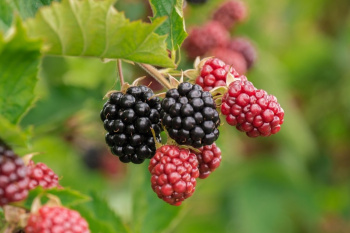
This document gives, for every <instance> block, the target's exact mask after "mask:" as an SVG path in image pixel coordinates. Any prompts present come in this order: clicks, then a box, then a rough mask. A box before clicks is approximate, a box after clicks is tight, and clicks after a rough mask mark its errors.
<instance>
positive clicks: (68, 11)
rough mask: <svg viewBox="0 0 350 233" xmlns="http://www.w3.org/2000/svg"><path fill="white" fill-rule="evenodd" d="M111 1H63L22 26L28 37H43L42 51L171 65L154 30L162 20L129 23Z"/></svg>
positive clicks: (41, 10) (162, 41) (162, 37)
mask: <svg viewBox="0 0 350 233" xmlns="http://www.w3.org/2000/svg"><path fill="white" fill-rule="evenodd" d="M113 2H114V1H112V0H106V1H95V0H81V1H78V0H63V1H62V2H61V3H57V2H53V3H52V4H51V6H49V7H43V8H41V9H40V10H39V11H38V14H37V15H36V17H35V19H29V20H28V21H27V22H26V25H27V26H28V28H29V31H30V32H31V35H32V36H37V37H41V38H43V39H44V44H45V48H46V50H45V53H46V54H50V55H65V56H86V57H98V58H103V59H116V58H121V59H125V60H130V61H134V62H141V63H148V64H153V65H158V66H165V67H174V63H173V61H172V60H171V59H170V58H169V57H168V53H167V51H166V44H165V39H166V38H165V36H159V35H158V34H156V33H155V32H154V31H155V30H156V29H157V28H158V27H159V26H160V25H161V24H162V23H163V22H164V20H165V18H158V19H156V20H154V21H153V23H152V24H148V23H142V22H141V21H135V22H130V21H129V20H128V19H126V18H125V16H124V14H123V13H119V12H117V10H116V9H115V8H114V7H113Z"/></svg>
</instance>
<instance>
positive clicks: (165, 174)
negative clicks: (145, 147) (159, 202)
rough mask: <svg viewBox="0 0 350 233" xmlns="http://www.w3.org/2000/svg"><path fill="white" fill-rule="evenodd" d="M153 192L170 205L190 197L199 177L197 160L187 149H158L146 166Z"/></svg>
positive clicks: (172, 146) (163, 147) (167, 147)
mask: <svg viewBox="0 0 350 233" xmlns="http://www.w3.org/2000/svg"><path fill="white" fill-rule="evenodd" d="M148 170H149V171H150V173H151V175H152V176H151V185H152V189H153V191H154V192H155V193H156V194H157V196H158V197H159V198H160V199H163V200H164V201H165V202H167V203H169V204H171V205H175V206H178V205H181V202H182V201H184V200H185V199H186V198H188V197H190V196H192V194H193V192H194V191H195V188H196V178H198V176H199V171H198V160H197V157H196V155H195V154H193V153H191V152H190V150H188V149H180V148H179V147H178V146H174V145H164V146H162V147H160V148H159V149H158V150H157V152H156V154H155V156H154V157H153V158H152V159H151V161H150V164H149V166H148Z"/></svg>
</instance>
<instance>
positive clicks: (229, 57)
mask: <svg viewBox="0 0 350 233" xmlns="http://www.w3.org/2000/svg"><path fill="white" fill-rule="evenodd" d="M208 56H212V57H216V58H218V59H220V60H222V61H223V62H225V63H226V64H227V65H229V66H231V67H232V68H234V69H235V70H236V71H237V72H238V73H239V74H245V73H246V72H247V68H248V65H247V61H246V60H245V58H244V56H243V55H242V54H241V53H240V52H237V51H234V50H229V49H227V48H222V47H217V48H214V49H212V50H210V51H209V52H208Z"/></svg>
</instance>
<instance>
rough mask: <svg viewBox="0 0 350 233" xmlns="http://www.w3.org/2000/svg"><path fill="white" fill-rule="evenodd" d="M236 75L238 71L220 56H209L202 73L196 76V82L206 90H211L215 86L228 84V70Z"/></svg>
mask: <svg viewBox="0 0 350 233" xmlns="http://www.w3.org/2000/svg"><path fill="white" fill-rule="evenodd" d="M229 70H230V73H231V74H232V75H233V76H234V77H238V76H239V74H238V73H237V71H236V70H235V69H234V68H232V67H231V69H230V65H228V64H226V63H225V62H223V61H222V60H220V59H218V58H209V59H208V60H207V61H206V62H205V63H204V65H203V67H202V69H201V70H200V75H199V76H198V77H197V78H196V84H198V85H199V86H201V87H202V88H203V90H204V91H210V90H211V89H213V88H214V87H219V86H226V76H227V73H228V71H229Z"/></svg>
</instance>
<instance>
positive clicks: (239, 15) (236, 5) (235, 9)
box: [213, 0, 248, 29]
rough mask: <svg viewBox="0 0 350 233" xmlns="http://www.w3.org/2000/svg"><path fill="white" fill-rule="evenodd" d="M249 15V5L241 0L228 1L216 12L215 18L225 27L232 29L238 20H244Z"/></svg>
mask: <svg viewBox="0 0 350 233" xmlns="http://www.w3.org/2000/svg"><path fill="white" fill-rule="evenodd" d="M247 15H248V12H247V6H246V5H245V3H244V2H241V1H235V0H232V1H228V2H225V3H224V4H222V5H221V6H220V7H219V8H218V9H217V10H216V11H215V13H214V15H213V19H214V20H215V21H218V22H220V23H221V24H222V25H223V26H224V27H225V28H227V29H231V28H232V27H233V26H234V25H235V23H236V22H241V21H243V20H244V19H245V18H246V17H247Z"/></svg>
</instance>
